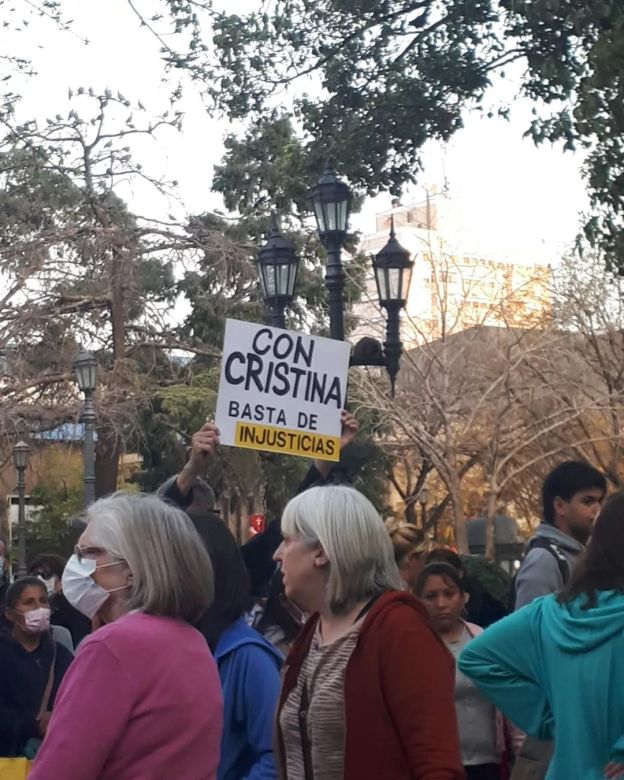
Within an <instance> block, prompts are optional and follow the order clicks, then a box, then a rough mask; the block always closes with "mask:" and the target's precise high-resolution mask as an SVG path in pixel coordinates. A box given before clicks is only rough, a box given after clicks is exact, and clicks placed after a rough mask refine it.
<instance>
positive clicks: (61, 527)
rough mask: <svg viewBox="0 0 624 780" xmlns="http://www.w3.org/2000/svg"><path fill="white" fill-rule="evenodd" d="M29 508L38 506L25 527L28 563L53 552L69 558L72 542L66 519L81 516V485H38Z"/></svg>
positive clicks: (73, 541)
mask: <svg viewBox="0 0 624 780" xmlns="http://www.w3.org/2000/svg"><path fill="white" fill-rule="evenodd" d="M31 505H32V506H36V507H40V510H39V511H38V513H37V516H36V519H35V520H33V521H32V522H30V521H29V522H28V524H27V534H26V550H27V552H28V560H29V561H30V560H32V559H33V558H34V557H35V556H36V555H39V554H40V553H57V554H59V555H62V556H64V557H66V558H67V557H69V556H70V555H71V553H72V550H73V547H74V544H75V543H76V539H75V532H74V531H72V529H71V528H70V526H69V520H71V518H72V517H77V516H79V515H80V514H81V513H82V510H83V505H84V494H83V489H82V486H67V485H63V484H59V483H57V484H56V485H51V484H45V483H42V484H39V485H37V487H35V488H34V489H33V491H32V493H31Z"/></svg>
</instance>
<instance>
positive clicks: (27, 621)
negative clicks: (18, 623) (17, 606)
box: [20, 607, 50, 634]
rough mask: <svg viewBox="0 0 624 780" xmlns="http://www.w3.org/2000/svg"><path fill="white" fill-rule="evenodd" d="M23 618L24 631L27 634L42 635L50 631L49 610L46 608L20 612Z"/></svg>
mask: <svg viewBox="0 0 624 780" xmlns="http://www.w3.org/2000/svg"><path fill="white" fill-rule="evenodd" d="M20 614H21V615H23V616H24V631H26V633H28V634H44V633H45V632H46V631H48V630H49V629H50V610H49V609H48V608H47V607H39V609H31V610H30V612H21V613H20Z"/></svg>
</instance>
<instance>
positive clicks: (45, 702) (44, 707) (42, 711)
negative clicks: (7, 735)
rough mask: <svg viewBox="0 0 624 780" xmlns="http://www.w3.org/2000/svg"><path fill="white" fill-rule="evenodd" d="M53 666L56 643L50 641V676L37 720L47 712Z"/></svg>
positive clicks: (54, 664)
mask: <svg viewBox="0 0 624 780" xmlns="http://www.w3.org/2000/svg"><path fill="white" fill-rule="evenodd" d="M55 666H56V642H55V641H54V640H52V661H51V663H50V674H49V675H48V682H47V683H46V687H45V690H44V692H43V697H42V699H41V706H40V707H39V712H38V713H37V718H40V717H41V716H42V715H45V713H46V712H47V711H48V704H49V703H50V696H51V695H52V687H53V686H54V671H55Z"/></svg>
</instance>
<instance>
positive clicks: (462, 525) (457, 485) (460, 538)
mask: <svg viewBox="0 0 624 780" xmlns="http://www.w3.org/2000/svg"><path fill="white" fill-rule="evenodd" d="M450 492H451V502H452V505H453V521H454V525H455V546H456V547H457V552H458V553H459V554H460V555H470V547H469V546H468V529H467V528H466V515H465V513H464V497H463V494H462V489H461V482H460V480H459V477H458V475H457V472H456V471H453V473H452V474H451V491H450Z"/></svg>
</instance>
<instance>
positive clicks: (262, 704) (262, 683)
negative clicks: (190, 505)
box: [189, 512, 283, 780]
mask: <svg viewBox="0 0 624 780" xmlns="http://www.w3.org/2000/svg"><path fill="white" fill-rule="evenodd" d="M189 517H190V518H191V520H192V522H193V525H194V526H195V528H196V529H197V531H198V533H199V535H200V537H201V539H202V541H203V543H204V545H205V547H206V549H207V551H208V554H209V555H210V558H211V560H212V563H213V569H214V585H215V599H214V602H213V604H212V606H211V607H210V608H209V609H208V611H207V612H206V613H205V614H204V615H203V617H202V618H201V620H200V621H199V623H198V624H197V628H198V629H199V630H200V631H201V633H202V634H203V635H204V637H205V639H206V641H207V642H208V644H209V646H210V649H211V650H212V652H213V654H214V657H215V660H216V662H217V666H218V669H219V677H220V679H221V689H222V692H223V736H222V740H221V760H220V763H219V770H218V775H217V777H218V779H219V780H239V778H243V777H244V778H245V780H274V778H275V777H276V768H275V760H274V757H273V742H272V734H273V719H274V714H275V709H276V706H277V699H278V696H279V691H280V685H281V679H280V667H281V665H282V660H283V658H282V655H281V654H280V653H279V652H278V651H277V650H276V649H275V648H274V647H273V645H272V644H271V643H270V642H268V641H267V640H266V639H264V637H262V636H261V635H260V634H259V633H258V632H257V631H255V630H254V629H253V628H251V627H250V626H248V625H247V622H246V621H245V614H246V613H247V612H248V610H249V609H250V607H251V603H252V599H251V592H250V587H249V577H248V574H247V570H246V569H245V564H244V563H243V559H242V557H241V554H240V550H239V549H238V545H237V544H236V541H235V539H234V537H233V536H232V534H231V532H230V530H229V529H228V527H227V526H226V525H225V523H224V522H223V521H222V520H221V518H220V517H219V516H218V515H215V514H214V513H210V512H192V513H189Z"/></svg>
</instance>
